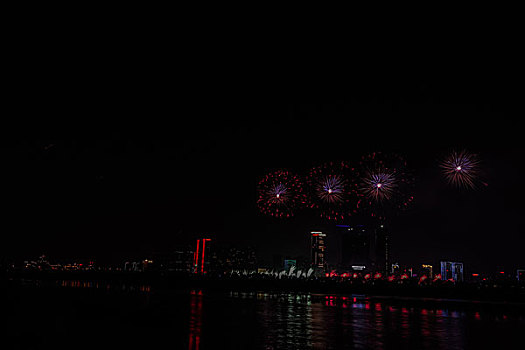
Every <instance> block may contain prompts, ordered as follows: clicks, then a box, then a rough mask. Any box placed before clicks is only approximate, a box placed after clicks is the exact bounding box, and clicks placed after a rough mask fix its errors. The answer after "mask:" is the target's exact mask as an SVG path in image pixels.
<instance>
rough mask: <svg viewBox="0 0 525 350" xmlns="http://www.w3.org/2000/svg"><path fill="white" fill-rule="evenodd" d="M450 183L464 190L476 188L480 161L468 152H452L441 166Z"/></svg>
mask: <svg viewBox="0 0 525 350" xmlns="http://www.w3.org/2000/svg"><path fill="white" fill-rule="evenodd" d="M439 166H440V167H441V169H442V171H443V174H444V175H445V178H446V179H447V181H448V183H449V184H451V185H453V186H456V187H462V188H475V187H476V186H475V181H476V178H477V175H478V169H479V161H478V158H477V156H476V155H473V154H470V153H469V152H467V151H461V152H455V151H454V152H452V153H451V154H450V155H449V156H448V157H446V158H445V159H444V160H442V161H441V163H440V164H439Z"/></svg>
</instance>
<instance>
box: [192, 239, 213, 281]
mask: <svg viewBox="0 0 525 350" xmlns="http://www.w3.org/2000/svg"><path fill="white" fill-rule="evenodd" d="M210 241H211V239H209V238H201V239H198V240H197V246H196V249H195V253H194V254H193V272H194V273H199V274H205V273H207V272H208V270H209V267H210V244H209V243H208V242H210Z"/></svg>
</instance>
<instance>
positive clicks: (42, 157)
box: [0, 67, 525, 271]
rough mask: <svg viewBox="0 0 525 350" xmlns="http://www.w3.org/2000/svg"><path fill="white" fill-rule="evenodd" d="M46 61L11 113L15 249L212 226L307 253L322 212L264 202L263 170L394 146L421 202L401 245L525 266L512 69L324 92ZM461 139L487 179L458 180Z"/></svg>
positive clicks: (57, 254) (11, 240) (166, 245)
mask: <svg viewBox="0 0 525 350" xmlns="http://www.w3.org/2000/svg"><path fill="white" fill-rule="evenodd" d="M40 68H41V67H37V68H36V69H35V70H34V71H33V73H35V74H34V75H33V74H32V73H31V74H28V75H27V77H30V78H31V82H32V83H27V81H23V82H20V83H19V84H18V85H17V87H16V88H14V90H15V93H14V94H13V95H14V96H16V99H15V101H16V103H15V104H16V106H17V108H16V110H14V111H13V114H12V118H11V119H12V122H6V123H5V124H4V125H3V126H2V128H0V131H1V133H2V140H1V148H0V155H1V157H2V163H1V166H2V171H1V180H2V181H1V183H2V184H3V186H2V190H1V196H0V200H1V203H2V220H1V222H2V241H3V242H2V245H1V250H2V255H3V256H4V257H8V258H13V259H26V258H34V257H35V256H37V255H38V254H41V253H45V254H47V255H48V256H49V257H50V258H51V259H71V258H77V257H79V258H95V259H97V260H99V261H117V262H118V261H119V259H123V258H126V257H131V256H136V257H140V256H143V255H145V254H148V253H150V252H155V251H169V250H170V249H171V247H173V246H175V245H177V244H182V243H188V242H190V243H193V242H194V238H195V237H198V236H200V235H202V234H209V235H211V236H212V237H213V238H214V239H215V240H216V242H221V243H224V244H229V243H233V244H235V245H238V246H240V247H243V246H247V245H254V246H255V247H257V249H258V251H259V253H260V256H261V257H262V258H264V259H266V260H268V261H271V256H272V254H273V253H280V254H286V255H291V256H297V255H304V256H307V255H308V253H309V252H308V243H309V237H308V232H309V230H310V229H311V228H312V227H315V226H317V225H319V224H320V223H322V222H321V221H320V220H318V219H317V218H316V217H315V216H314V214H313V213H310V212H308V211H304V212H302V213H300V214H299V215H297V216H296V217H295V218H293V219H291V220H277V219H269V218H266V217H264V216H262V215H261V214H259V213H258V211H257V208H256V204H255V202H256V191H255V190H256V184H257V182H258V180H259V178H260V177H262V176H263V175H264V174H265V173H266V172H269V171H273V170H277V169H282V168H286V169H289V170H293V171H295V172H297V173H299V174H304V173H305V172H306V171H307V170H308V169H309V168H310V167H312V166H315V165H318V164H320V163H322V162H325V161H331V160H343V159H347V160H349V161H353V160H356V159H357V158H358V157H359V156H361V155H363V154H365V153H368V152H372V151H383V152H396V153H399V154H401V155H403V156H405V158H406V159H407V160H408V164H409V167H410V168H412V169H413V170H414V173H415V175H416V190H415V198H416V201H415V204H414V206H413V207H412V209H411V210H410V211H408V212H406V213H402V214H400V215H398V216H397V217H395V218H394V219H393V220H392V223H391V230H390V232H391V235H392V249H393V252H392V254H393V257H394V260H396V261H399V262H400V263H402V264H419V263H425V262H430V263H437V262H438V261H439V260H441V259H452V260H457V261H463V262H464V263H465V264H466V268H467V269H468V271H472V270H476V269H482V270H487V271H493V270H494V271H495V270H498V269H508V270H509V271H510V269H514V268H518V267H522V268H523V267H525V258H524V254H523V246H524V243H525V238H524V232H525V224H524V223H523V218H522V213H523V210H524V204H523V198H524V194H525V193H524V190H523V186H521V184H520V183H521V182H522V177H521V175H522V174H523V171H524V166H523V159H525V157H524V155H525V146H523V141H522V131H521V128H520V127H519V126H518V124H517V119H516V115H517V112H516V110H515V109H514V105H513V103H514V100H513V98H514V96H513V95H509V94H508V91H507V90H505V89H503V88H502V84H503V85H504V84H505V83H507V81H501V80H498V81H495V80H486V79H480V80H472V79H470V78H462V79H459V78H456V79H454V80H447V79H439V80H438V78H437V75H439V74H436V78H432V77H427V78H425V79H407V80H399V81H400V82H398V80H388V79H385V80H384V81H383V80H381V81H379V80H375V81H371V82H368V83H367V84H366V85H357V86H354V87H353V88H352V89H346V84H343V83H342V82H341V81H337V84H332V85H331V88H328V87H327V89H324V88H322V86H324V85H322V84H321V85H318V86H317V88H316V89H315V92H314V91H313V90H312V91H308V89H307V88H305V87H304V86H303V87H302V88H301V89H295V86H296V85H293V87H292V85H289V84H288V82H284V81H275V80H273V77H271V78H270V77H266V78H265V77H264V75H265V74H264V72H261V73H259V74H257V76H254V75H249V76H247V77H244V76H243V74H242V72H237V73H236V75H235V77H234V78H232V79H230V80H226V78H227V77H228V74H226V73H221V74H218V75H214V73H209V72H213V71H214V70H213V69H211V68H209V69H208V70H207V71H206V73H203V72H200V73H199V74H196V75H195V76H194V75H193V73H191V72H190V73H187V72H186V73H185V75H184V78H181V77H179V78H180V79H177V75H176V74H175V75H170V78H171V79H173V80H170V81H168V80H166V79H164V78H163V77H162V76H160V77H159V76H158V75H157V73H158V72H156V71H152V72H151V76H152V77H154V78H151V79H150V78H148V77H147V76H145V75H147V74H146V73H144V74H142V73H141V74H140V76H139V73H137V74H134V73H133V74H132V73H130V74H127V73H126V72H122V71H120V72H119V73H118V74H115V75H112V74H105V73H107V72H108V71H110V70H109V68H108V69H107V70H106V71H104V72H105V73H104V74H103V73H100V72H97V71H96V69H91V68H89V67H85V69H83V70H82V73H81V74H80V73H76V74H74V75H72V76H71V77H69V76H68V75H67V74H64V73H62V74H61V76H60V81H59V82H57V81H54V83H53V84H51V85H49V84H48V82H49V81H50V79H52V78H53V72H52V71H45V70H41V69H40ZM77 68H78V67H71V69H77ZM129 68H131V67H129ZM241 71H242V69H241ZM261 79H264V81H263V82H261ZM334 80H338V79H336V78H334ZM332 82H333V81H332ZM296 83H297V82H296ZM301 83H302V81H301ZM298 85H301V84H298ZM314 85H315V84H314ZM327 86H328V85H327ZM291 91H293V93H291ZM317 91H320V92H319V93H317ZM303 92H304V93H303ZM332 92H334V93H332ZM463 148H466V149H468V150H470V151H471V152H474V153H477V154H479V155H480V158H481V160H482V161H483V163H482V169H483V174H482V176H483V178H484V179H485V180H486V182H487V183H488V186H487V187H484V188H480V189H478V190H468V191H467V190H457V189H453V188H450V187H447V186H446V184H445V182H444V180H443V178H442V177H441V175H440V173H439V168H438V167H437V160H438V159H439V158H440V157H442V156H444V155H446V154H447V153H448V152H449V151H450V150H452V149H463ZM352 223H356V222H352Z"/></svg>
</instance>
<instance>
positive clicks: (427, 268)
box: [420, 264, 434, 278]
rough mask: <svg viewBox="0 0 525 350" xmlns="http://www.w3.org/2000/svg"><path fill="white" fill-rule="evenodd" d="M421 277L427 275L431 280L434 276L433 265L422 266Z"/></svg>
mask: <svg viewBox="0 0 525 350" xmlns="http://www.w3.org/2000/svg"><path fill="white" fill-rule="evenodd" d="M420 275H425V276H427V277H429V278H432V277H433V276H434V275H433V274H432V265H428V264H423V265H421V272H420Z"/></svg>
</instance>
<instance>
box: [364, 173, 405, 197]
mask: <svg viewBox="0 0 525 350" xmlns="http://www.w3.org/2000/svg"><path fill="white" fill-rule="evenodd" d="M363 182H364V186H363V187H362V189H363V192H364V194H365V195H366V196H367V197H368V198H370V199H372V200H374V201H384V200H390V199H391V198H392V196H394V195H395V190H396V187H397V178H396V174H395V172H394V171H392V170H386V169H378V170H376V171H370V172H368V174H367V175H366V176H365V177H364V178H363Z"/></svg>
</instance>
